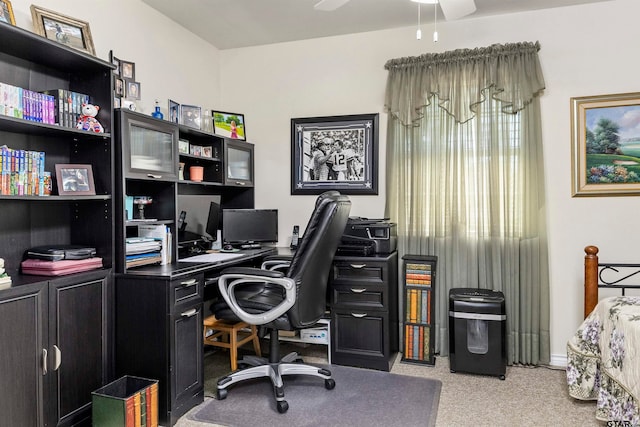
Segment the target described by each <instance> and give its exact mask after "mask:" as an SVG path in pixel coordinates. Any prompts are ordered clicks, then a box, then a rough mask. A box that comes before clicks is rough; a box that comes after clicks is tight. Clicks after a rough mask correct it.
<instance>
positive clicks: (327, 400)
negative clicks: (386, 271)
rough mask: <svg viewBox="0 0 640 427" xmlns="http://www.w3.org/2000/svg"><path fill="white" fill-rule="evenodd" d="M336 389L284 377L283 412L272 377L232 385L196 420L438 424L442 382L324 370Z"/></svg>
mask: <svg viewBox="0 0 640 427" xmlns="http://www.w3.org/2000/svg"><path fill="white" fill-rule="evenodd" d="M325 367H326V368H328V369H329V370H330V371H331V373H332V374H333V378H334V379H335V381H336V388H335V389H333V390H327V389H325V387H324V380H322V379H321V378H317V377H309V376H302V375H300V376H287V377H285V378H284V385H285V399H286V400H287V402H289V410H288V411H287V412H286V413H284V414H280V413H278V411H277V409H276V403H275V398H274V397H273V387H272V386H271V381H270V380H269V379H267V378H265V379H260V380H254V381H246V382H244V383H239V384H236V385H234V386H231V387H229V393H228V395H227V398H226V399H224V400H221V401H218V400H215V399H207V400H206V401H205V403H204V404H203V405H201V408H200V409H199V410H197V411H195V412H193V413H192V415H191V417H190V418H192V419H193V420H196V421H200V422H208V423H212V424H217V425H223V426H230V427H248V426H296V427H312V426H313V427H316V426H350V427H358V426H366V427H373V426H404V427H413V426H421V427H428V426H435V423H436V415H437V412H438V402H439V399H440V389H441V387H442V383H441V382H440V381H438V380H432V379H425V378H416V377H410V376H405V375H398V374H391V373H388V372H381V371H375V370H370V369H361V368H350V367H345V366H337V365H332V366H325Z"/></svg>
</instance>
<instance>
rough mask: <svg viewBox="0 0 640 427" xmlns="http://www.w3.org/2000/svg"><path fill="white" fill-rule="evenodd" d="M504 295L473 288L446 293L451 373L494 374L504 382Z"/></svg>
mask: <svg viewBox="0 0 640 427" xmlns="http://www.w3.org/2000/svg"><path fill="white" fill-rule="evenodd" d="M506 320H507V315H506V311H505V300H504V294H503V293H502V292H499V291H492V290H488V289H477V288H454V289H451V290H450V291H449V367H450V370H451V372H457V371H460V372H468V373H473V374H482V375H495V376H498V377H500V379H501V380H504V378H505V373H506V371H507V345H506V330H507V326H506V323H507V322H506Z"/></svg>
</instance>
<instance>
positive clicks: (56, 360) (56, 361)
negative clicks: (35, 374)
mask: <svg viewBox="0 0 640 427" xmlns="http://www.w3.org/2000/svg"><path fill="white" fill-rule="evenodd" d="M61 364H62V352H61V351H60V349H59V348H58V346H57V345H54V346H53V370H54V371H57V370H58V368H60V365H61Z"/></svg>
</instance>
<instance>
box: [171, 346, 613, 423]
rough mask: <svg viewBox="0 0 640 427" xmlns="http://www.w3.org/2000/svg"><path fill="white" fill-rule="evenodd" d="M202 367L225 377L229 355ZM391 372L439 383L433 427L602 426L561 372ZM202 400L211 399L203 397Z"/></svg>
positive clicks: (316, 351)
mask: <svg viewBox="0 0 640 427" xmlns="http://www.w3.org/2000/svg"><path fill="white" fill-rule="evenodd" d="M288 349H289V348H288ZM295 349H296V350H297V351H298V352H299V353H301V354H302V355H303V356H304V357H305V360H306V361H309V362H312V363H326V362H327V361H326V347H325V346H318V345H305V346H304V347H301V346H295ZM205 365H208V366H207V370H206V371H205V372H209V375H211V374H212V373H213V374H214V375H216V374H217V373H218V372H224V371H228V355H227V354H225V353H216V354H211V353H209V354H207V356H206V358H205ZM212 365H215V366H212ZM391 372H393V373H396V374H402V375H411V376H416V377H423V378H434V379H438V380H440V381H442V390H441V394H440V405H439V407H438V417H437V420H436V427H454V426H461V427H462V426H470V427H471V426H473V427H480V426H487V427H489V426H491V427H500V426H505V427H507V426H508V427H513V426H536V427H546V426H548V427H558V426H604V425H605V423H600V422H598V421H597V420H596V419H595V416H594V415H595V402H582V401H577V400H575V399H573V398H571V397H570V396H569V395H568V393H567V387H566V383H565V372H564V369H551V368H544V367H540V368H524V367H508V368H507V375H506V380H505V381H501V380H499V379H498V378H496V377H487V376H480V375H470V374H464V373H451V372H449V360H448V359H447V358H443V357H437V358H436V364H435V366H427V365H417V364H411V363H405V362H400V358H399V357H398V359H397V360H396V362H395V363H394V365H393V368H392V370H391ZM206 383H207V384H206V388H207V390H212V389H213V387H215V385H214V384H215V381H214V380H213V378H210V379H209V380H208V381H206ZM285 387H286V382H285ZM231 392H232V391H230V393H231ZM205 395H208V396H211V395H212V394H211V393H210V392H207V393H206V394H205ZM208 398H210V397H205V399H208ZM383 404H384V402H381V405H383ZM196 410H197V408H194V409H193V410H192V411H196ZM176 426H177V427H213V425H212V424H208V423H201V422H197V421H193V420H190V419H189V414H187V415H185V416H183V417H182V418H181V419H180V420H179V421H178V423H177V424H176ZM283 426H284V424H283ZM247 427H253V426H247ZM372 427H374V426H372ZM385 427H387V426H385ZM403 427H412V426H403Z"/></svg>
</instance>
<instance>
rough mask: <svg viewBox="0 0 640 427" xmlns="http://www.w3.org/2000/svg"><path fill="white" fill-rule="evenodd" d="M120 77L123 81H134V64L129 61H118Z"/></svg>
mask: <svg viewBox="0 0 640 427" xmlns="http://www.w3.org/2000/svg"><path fill="white" fill-rule="evenodd" d="M120 77H122V78H123V79H129V80H135V79H136V64H135V63H133V62H130V61H124V60H120Z"/></svg>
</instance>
